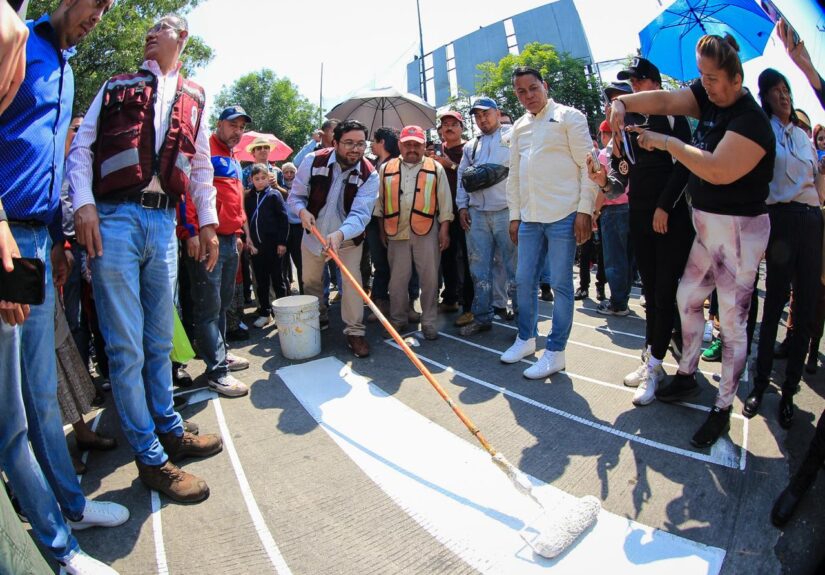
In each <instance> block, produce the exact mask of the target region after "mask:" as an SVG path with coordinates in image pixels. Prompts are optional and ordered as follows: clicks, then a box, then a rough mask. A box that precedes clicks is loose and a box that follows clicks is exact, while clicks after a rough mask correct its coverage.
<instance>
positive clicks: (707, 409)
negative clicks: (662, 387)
mask: <svg viewBox="0 0 825 575" xmlns="http://www.w3.org/2000/svg"><path fill="white" fill-rule="evenodd" d="M493 323H496V324H498V325H503V326H504V327H509V326H507V325H506V324H500V323H498V322H493ZM438 333H440V334H441V335H443V336H444V337H447V338H449V339H454V340H456V341H459V342H461V343H464V344H467V345H469V346H472V347H476V348H478V349H482V350H484V351H489V352H490V353H494V354H496V355H499V356H500V355H501V354H503V353H504V350H499V349H493V348H492V347H487V346H484V345H481V344H478V343H475V342H472V341H468V340H466V339H462V338H460V337H456V336H454V335H452V334H449V333H444V332H443V331H440V332H438ZM391 341H393V340H391V339H386V340H384V342H385V343H390V342H391ZM567 343H575V342H573V341H571V340H567ZM583 345H586V344H583ZM587 347H593V349H597V350H600V351H610V350H606V349H602V348H600V347H594V346H587ZM631 357H632V356H631ZM519 361H521V362H523V363H526V364H528V365H533V364H534V363H536V362H534V361H530V360H529V359H521V360H519ZM673 367H677V366H673ZM697 371H698V370H697ZM561 373H565V374H567V375H569V376H570V377H574V378H576V379H581V380H582V381H588V382H590V383H595V384H596V385H602V386H604V387H612V388H613V389H618V390H620V391H624V392H629V393H634V392H635V390H634V389H633V388H630V387H627V386H625V385H618V384H616V383H610V382H608V381H602V380H600V379H594V378H592V377H587V376H586V375H578V374H575V373H570V372H569V371H567V370H562V372H561ZM700 373H705V374H706V375H708V374H707V373H706V372H704V371H703V372H700ZM673 403H674V404H675V405H682V406H684V407H689V408H690V409H695V410H697V411H704V412H707V413H709V412H710V407H707V406H706V405H698V404H695V403H688V402H686V401H674V402H673ZM731 417H732V418H733V419H741V420H742V421H747V419H745V417H744V416H743V415H741V414H739V413H731Z"/></svg>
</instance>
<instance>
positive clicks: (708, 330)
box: [702, 320, 713, 343]
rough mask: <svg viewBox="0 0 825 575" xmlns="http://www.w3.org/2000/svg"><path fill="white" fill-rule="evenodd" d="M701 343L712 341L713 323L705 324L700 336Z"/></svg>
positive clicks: (707, 322)
mask: <svg viewBox="0 0 825 575" xmlns="http://www.w3.org/2000/svg"><path fill="white" fill-rule="evenodd" d="M702 341H703V342H705V343H710V342H712V341H713V322H712V321H710V320H708V321H706V322H705V332H704V333H703V334H702Z"/></svg>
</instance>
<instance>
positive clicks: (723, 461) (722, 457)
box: [386, 340, 740, 469]
mask: <svg viewBox="0 0 825 575" xmlns="http://www.w3.org/2000/svg"><path fill="white" fill-rule="evenodd" d="M386 343H387V344H388V345H391V346H392V347H394V348H396V349H399V350H400V347H399V346H398V344H397V343H395V342H394V341H392V340H387V341H386ZM497 353H498V352H497ZM416 355H417V356H418V358H419V359H420V360H421V361H423V362H425V363H429V364H430V365H434V366H436V367H438V368H439V369H443V370H446V371H449V372H450V373H451V374H455V375H458V376H460V377H462V378H464V379H466V380H467V381H472V382H473V383H477V384H479V385H481V386H483V387H486V388H488V389H492V390H493V391H497V392H499V393H501V394H503V395H506V396H507V397H512V398H514V399H518V400H520V401H523V402H524V403H527V404H530V405H532V406H534V407H538V408H539V409H542V410H544V411H547V412H549V413H552V414H554V415H558V416H561V417H564V418H565V419H569V420H571V421H575V422H576V423H581V424H582V425H586V426H588V427H591V428H593V429H596V430H598V431H603V432H605V433H609V434H611V435H615V436H617V437H621V438H622V439H626V440H628V441H632V442H634V443H640V444H642V445H647V446H648V447H653V448H654V449H659V450H661V451H667V452H668V453H673V454H674V455H681V456H684V457H689V458H691V459H696V460H697V461H704V462H705V463H713V464H715V465H721V466H723V467H730V468H732V469H738V468H739V467H740V464H739V463H738V462H737V463H735V464H734V463H732V462H731V461H729V458H728V457H727V455H726V454H723V453H717V454H714V453H711V454H710V455H706V454H704V453H697V452H695V451H689V450H687V449H682V448H681V447H675V446H673V445H668V444H666V443H661V442H658V441H654V440H652V439H647V438H644V437H641V436H639V435H634V434H633V433H627V432H625V431H621V430H620V429H616V428H615V427H610V426H608V425H603V424H601V423H596V422H594V421H590V420H589V419H586V418H584V417H581V416H578V415H574V414H572V413H568V412H566V411H563V410H561V409H558V408H555V407H552V406H550V405H547V404H545V403H541V402H539V401H536V400H535V399H532V398H530V397H527V396H525V395H521V394H520V393H516V392H514V391H510V390H509V389H507V388H505V387H501V386H499V385H495V384H493V383H490V382H488V381H484V380H483V379H479V378H477V377H473V376H472V375H470V374H468V373H464V372H463V371H458V370H456V369H454V368H452V367H448V366H446V365H444V364H443V363H439V362H437V361H435V360H434V359H430V358H428V357H425V356H423V355H421V354H420V353H418V354H416ZM522 361H524V360H522ZM527 363H531V362H527ZM567 375H571V374H569V373H568V374H567ZM576 377H579V378H581V379H584V380H589V381H591V382H593V383H599V382H598V380H593V379H591V378H585V377H583V376H576ZM601 383H604V382H601ZM605 385H606V386H608V387H613V386H614V384H611V383H605ZM631 391H632V390H631Z"/></svg>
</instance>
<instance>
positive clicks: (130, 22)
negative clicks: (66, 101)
mask: <svg viewBox="0 0 825 575" xmlns="http://www.w3.org/2000/svg"><path fill="white" fill-rule="evenodd" d="M200 1H201V0H118V1H117V2H115V4H114V6H112V8H111V10H109V11H108V12H107V13H106V14H105V15H104V16H103V20H101V21H100V24H98V25H97V27H96V28H95V29H94V30H93V31H92V33H91V34H89V35H88V36H87V37H86V38H84V39H83V40H82V41H81V42H80V44H79V45H78V47H77V55H76V56H75V57H74V58H72V59H71V65H72V68H73V69H74V75H75V100H74V109H75V110H77V111H84V110H86V109H87V108H88V107H89V104H91V103H92V100H93V99H94V97H95V95H96V94H97V92H98V91H99V90H100V87H101V86H102V85H103V83H104V82H105V81H106V80H108V79H109V78H110V77H111V76H113V75H114V74H122V73H124V72H133V71H135V70H137V68H138V66H140V64H141V63H142V62H143V42H144V39H145V38H146V31H147V30H148V29H149V28H150V27H151V26H152V24H154V23H155V22H156V21H157V20H158V19H159V18H160V17H161V16H163V15H165V14H169V13H172V12H174V13H177V14H180V15H185V14H186V13H188V12H189V11H190V10H191V9H192V8H194V7H196V6H197V5H198V4H199V3H200ZM58 4H59V0H31V2H30V4H29V9H28V14H27V15H28V17H29V18H39V17H40V15H41V14H43V13H46V12H49V13H50V12H52V11H53V10H54V9H55V8H56V7H57V5H58ZM211 59H212V49H211V48H210V47H209V46H207V45H206V44H204V42H203V40H201V39H200V38H199V37H198V36H196V35H194V34H193V35H190V37H189V42H188V44H187V45H186V49H185V50H184V52H183V55H182V56H181V62H182V63H183V70H184V72H185V74H186V75H189V76H191V75H192V72H193V71H194V70H196V69H197V68H200V67H201V66H204V65H205V64H207V63H208V62H209V61H210V60H211Z"/></svg>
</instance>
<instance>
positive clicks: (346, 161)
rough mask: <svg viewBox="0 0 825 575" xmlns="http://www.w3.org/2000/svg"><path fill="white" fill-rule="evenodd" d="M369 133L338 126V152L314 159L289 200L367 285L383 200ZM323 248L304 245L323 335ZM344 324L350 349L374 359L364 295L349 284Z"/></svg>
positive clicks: (308, 284) (308, 289) (308, 285)
mask: <svg viewBox="0 0 825 575" xmlns="http://www.w3.org/2000/svg"><path fill="white" fill-rule="evenodd" d="M366 149H367V128H366V126H364V125H363V124H362V123H360V122H358V121H355V120H347V121H346V122H343V123H340V124H338V125H337V126H335V131H334V132H333V136H332V147H331V148H325V149H322V150H317V151H315V152H312V153H310V154H308V155H307V156H306V157H305V158H304V159H303V161H302V162H301V165H300V166H299V168H298V172H297V173H296V174H295V180H294V181H293V183H292V190H291V191H290V194H289V199H288V200H287V207H288V210H289V211H290V212H292V213H293V214H296V215H298V216H299V217H300V218H301V225H302V226H303V227H304V229H306V230H311V229H312V228H313V227H317V228H318V231H319V232H321V234H322V235H323V236H324V237H325V238H326V243H327V245H328V246H329V249H330V250H332V251H334V252H335V253H336V254H337V255H338V257H339V258H340V259H341V261H342V263H343V264H344V265H345V266H346V267H347V268H348V269H349V271H350V272H351V273H352V275H353V276H354V277H355V280H356V281H357V282H358V284H359V285H360V283H361V271H360V263H361V251H362V250H363V249H364V245H363V240H364V230H365V229H366V227H367V223H368V222H369V221H370V217H371V216H372V208H373V204H375V199H376V197H377V194H378V173H377V172H376V171H375V169H374V168H373V167H372V164H370V163H369V162H368V161H367V160H366V159H365V158H364V151H365V150H366ZM325 260H326V258H325V256H324V253H323V246H322V245H321V243H320V242H319V241H318V240H317V239H316V238H315V236H312V235H309V234H306V235H304V239H303V241H302V243H301V261H302V266H303V270H302V276H303V281H304V293H306V294H307V295H314V296H316V297H317V298H318V301H319V302H320V314H321V329H322V330H323V329H326V328H327V327H328V326H329V319H328V317H327V306H326V305H324V303H323V300H324V298H323V295H324V286H323V281H322V277H323V273H324V265H325ZM343 292H344V293H343V297H342V303H341V319H343V320H344V323H345V324H346V327H345V328H344V335H345V336H346V341H347V347H349V348H350V349H351V350H352V353H353V354H354V355H355V357H366V356H368V355H369V353H370V348H369V344H368V343H367V339H366V338H365V337H364V334H365V333H366V331H365V329H364V305H363V302H362V301H361V297H360V296H359V295H358V292H357V291H355V289H353V287H352V286H350V285H349V283H348V282H344V286H343Z"/></svg>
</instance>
